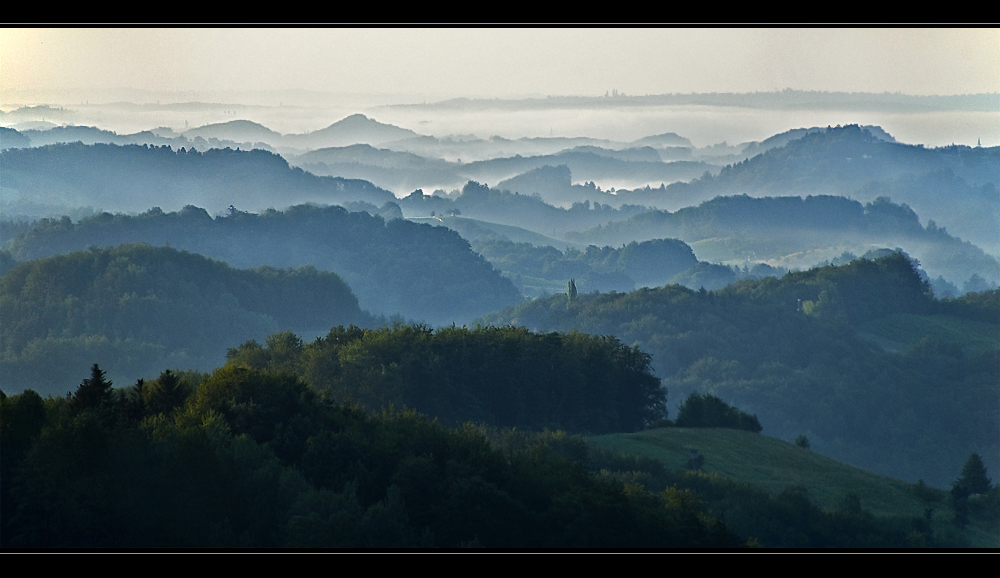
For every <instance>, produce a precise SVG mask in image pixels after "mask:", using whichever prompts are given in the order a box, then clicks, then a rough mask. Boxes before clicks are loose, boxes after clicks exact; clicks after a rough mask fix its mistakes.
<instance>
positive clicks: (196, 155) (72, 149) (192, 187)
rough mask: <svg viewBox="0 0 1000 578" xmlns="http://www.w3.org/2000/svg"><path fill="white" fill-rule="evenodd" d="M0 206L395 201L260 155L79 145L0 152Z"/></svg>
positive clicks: (130, 208) (371, 188)
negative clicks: (0, 175) (0, 181)
mask: <svg viewBox="0 0 1000 578" xmlns="http://www.w3.org/2000/svg"><path fill="white" fill-rule="evenodd" d="M0 164H2V165H3V175H4V177H3V178H4V183H3V187H4V192H3V198H2V200H3V202H4V204H9V208H8V209H7V211H9V212H10V213H11V214H17V213H18V211H19V207H21V206H22V205H23V206H24V209H26V210H30V209H31V208H32V207H33V206H36V205H44V206H55V207H68V208H75V207H84V206H90V207H94V208H96V209H103V210H106V211H120V212H140V211H145V210H146V209H149V207H151V206H153V205H156V206H159V207H162V208H164V209H167V210H178V209H180V208H181V207H183V206H185V205H188V204H194V205H198V206H201V207H205V208H207V209H208V210H209V211H211V212H213V213H219V212H221V211H224V210H225V209H226V208H227V207H229V206H230V205H235V206H236V207H238V208H240V209H244V210H263V209H266V208H269V207H271V208H278V209H282V208H285V207H288V206H291V205H296V204H299V203H305V202H317V203H330V204H334V203H341V202H347V201H366V202H369V203H373V204H375V205H377V206H382V205H383V204H385V203H386V202H389V201H392V200H394V199H395V197H394V196H393V194H392V193H390V192H389V191H386V190H383V189H380V188H378V187H376V186H375V185H373V184H371V183H369V182H367V181H359V180H349V179H342V178H335V177H317V176H315V175H313V174H311V173H307V172H305V171H303V170H302V169H298V168H291V167H289V165H288V163H287V162H286V161H285V159H283V158H281V157H280V156H278V155H276V154H274V153H270V152H267V151H263V150H251V151H241V150H232V149H229V148H226V149H209V150H207V151H205V152H198V151H196V150H194V149H191V150H185V149H184V148H183V147H182V148H180V149H179V150H174V149H172V148H170V147H168V146H159V147H158V146H155V145H154V146H148V145H126V146H118V145H110V144H94V145H84V144H82V143H73V144H59V145H49V146H44V147H38V148H28V149H10V150H5V151H3V152H2V153H0Z"/></svg>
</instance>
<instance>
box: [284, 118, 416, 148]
mask: <svg viewBox="0 0 1000 578" xmlns="http://www.w3.org/2000/svg"><path fill="white" fill-rule="evenodd" d="M418 136H420V135H418V134H417V133H415V132H413V131H412V130H410V129H406V128H400V127H398V126H394V125H391V124H385V123H381V122H378V121H377V120H375V119H371V118H368V117H367V116H365V115H363V114H352V115H350V116H348V117H345V118H343V119H341V120H338V121H337V122H335V123H333V124H331V125H330V126H328V127H326V128H323V129H319V130H315V131H312V132H309V133H305V134H289V135H285V140H284V143H285V144H286V145H287V146H292V147H296V148H303V149H319V148H325V147H343V146H348V145H353V144H369V145H373V146H378V145H381V144H385V143H387V142H392V141H397V140H403V139H408V138H415V137H418Z"/></svg>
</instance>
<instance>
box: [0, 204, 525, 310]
mask: <svg viewBox="0 0 1000 578" xmlns="http://www.w3.org/2000/svg"><path fill="white" fill-rule="evenodd" d="M135 242H144V243H149V244H152V245H163V244H168V245H170V246H171V247H175V248H178V249H185V250H188V251H191V252H194V253H199V254H202V255H206V256H208V257H211V258H213V259H220V260H223V261H225V262H227V263H229V264H230V265H232V266H234V267H259V266H261V265H269V266H272V267H300V266H302V265H313V266H315V267H316V268H318V269H321V270H325V271H333V272H336V273H337V274H338V275H341V276H342V277H343V278H344V280H346V281H347V283H348V284H349V285H350V286H351V288H352V289H353V290H354V293H355V295H357V297H358V301H359V302H360V304H361V307H362V308H364V309H366V310H369V311H371V312H373V313H375V314H377V315H386V316H389V315H396V314H401V315H403V316H405V317H407V318H412V319H418V320H422V321H426V322H429V323H435V324H449V323H453V322H456V323H463V322H466V321H468V320H471V319H473V318H474V317H476V316H479V315H483V314H485V313H487V312H489V311H495V310H498V309H501V308H503V307H506V306H509V305H513V304H515V303H518V302H520V300H521V297H520V294H519V293H518V291H517V289H515V288H514V286H513V285H511V283H510V281H508V280H506V279H504V278H502V277H501V276H500V274H499V273H498V272H497V271H495V270H494V269H493V267H492V266H490V264H489V263H487V262H486V261H485V260H484V259H483V258H482V257H480V256H479V255H477V254H475V253H473V252H472V250H471V249H470V248H469V243H468V242H467V241H465V240H463V239H462V238H461V237H460V236H459V235H458V234H457V233H455V232H454V231H450V230H448V229H445V228H443V227H431V226H429V225H419V224H416V223H411V222H408V221H404V220H401V219H393V220H390V221H385V220H383V219H382V218H381V217H376V216H372V215H369V214H368V213H363V212H359V213H349V212H348V211H347V210H346V209H343V208H341V207H326V208H319V207H313V206H305V205H303V206H298V207H292V208H289V209H288V210H286V211H274V210H271V211H266V212H264V213H263V214H260V215H256V214H251V213H243V212H239V211H233V212H232V213H231V214H230V215H229V216H227V217H216V218H214V219H213V218H212V217H210V216H209V215H208V213H207V212H206V211H205V210H204V209H199V208H197V207H193V206H189V207H185V208H184V209H183V210H181V211H179V212H176V213H164V212H163V211H160V210H159V209H153V210H150V211H148V212H146V213H143V214H141V215H138V216H127V215H111V214H107V213H104V214H101V215H97V216H95V217H91V218H88V219H83V220H81V221H80V222H78V223H73V222H72V221H70V219H69V218H63V219H62V220H58V221H56V220H43V221H41V222H40V223H39V224H38V225H37V226H36V227H34V228H33V229H32V230H30V231H28V232H27V233H25V234H23V235H21V236H19V237H17V238H16V239H13V240H12V241H11V243H10V249H11V252H12V253H13V255H14V257H15V258H16V259H18V260H20V261H26V260H30V259H38V258H42V257H48V256H52V255H58V254H60V253H66V252H70V251H76V250H81V249H85V248H87V247H89V246H91V245H96V246H98V247H106V246H112V245H119V244H122V243H135Z"/></svg>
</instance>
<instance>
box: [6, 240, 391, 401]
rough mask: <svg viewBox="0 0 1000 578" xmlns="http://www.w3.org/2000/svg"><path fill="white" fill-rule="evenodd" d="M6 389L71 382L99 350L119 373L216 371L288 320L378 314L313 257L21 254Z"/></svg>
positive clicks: (10, 288)
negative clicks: (275, 262)
mask: <svg viewBox="0 0 1000 578" xmlns="http://www.w3.org/2000/svg"><path fill="white" fill-rule="evenodd" d="M0 319H3V325H2V327H0V382H2V383H3V384H4V385H3V389H4V390H5V391H6V393H13V392H18V391H21V390H23V389H25V388H31V389H35V390H36V391H40V392H42V393H43V394H45V393H55V394H62V393H65V391H66V390H65V389H64V388H65V387H66V384H67V383H72V382H73V381H74V380H76V379H77V375H78V374H79V373H80V371H81V370H83V369H85V368H87V367H89V366H90V365H91V364H93V363H94V362H95V361H98V360H99V361H100V362H101V364H102V365H103V366H104V367H106V368H108V370H109V371H111V372H112V375H114V376H115V377H116V378H118V377H126V378H127V379H129V380H130V381H132V380H134V379H135V378H136V377H137V376H149V375H157V374H159V373H160V372H161V371H163V369H165V368H177V367H180V368H182V369H201V370H207V369H211V368H212V367H215V366H217V365H218V364H219V363H221V361H222V360H223V359H224V356H225V353H226V349H227V348H228V347H232V346H234V345H236V344H237V343H240V342H242V341H245V340H247V339H261V340H262V339H264V338H265V337H266V336H268V335H270V334H272V333H275V332H276V331H280V330H282V329H294V330H297V331H303V332H305V331H314V332H317V331H318V332H322V331H326V330H328V329H329V328H330V327H333V326H335V325H341V324H345V323H357V324H361V325H374V324H375V322H376V320H375V319H374V318H372V316H371V315H369V314H367V313H365V312H363V311H362V310H361V309H360V307H358V300H357V299H356V298H355V296H354V295H353V294H352V293H351V290H350V288H349V287H348V286H347V285H346V284H345V283H344V282H343V281H342V280H341V279H340V278H339V277H338V276H337V275H334V274H333V273H326V272H322V271H318V270H316V269H315V268H314V267H302V268H299V269H294V270H292V269H284V270H279V269H275V268H272V267H262V268H260V269H256V270H237V269H232V268H230V267H229V266H227V265H226V264H225V263H220V262H218V261H212V260H211V259H207V258H205V257H202V256H200V255H193V254H191V253H187V252H182V251H178V250H176V249H170V248H166V247H151V246H149V245H143V244H137V245H125V246H121V247H116V248H111V249H92V250H89V251H82V252H76V253H71V254H68V255H60V256H56V257H49V258H47V259H41V260H37V261H32V262H30V263H24V264H21V265H19V266H17V267H15V268H13V269H12V270H10V271H8V272H7V273H6V274H4V275H3V276H2V277H0Z"/></svg>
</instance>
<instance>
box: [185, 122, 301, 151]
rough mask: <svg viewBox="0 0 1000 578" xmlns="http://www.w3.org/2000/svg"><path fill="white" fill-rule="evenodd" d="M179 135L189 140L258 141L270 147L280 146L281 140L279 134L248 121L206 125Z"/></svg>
mask: <svg viewBox="0 0 1000 578" xmlns="http://www.w3.org/2000/svg"><path fill="white" fill-rule="evenodd" d="M181 134H183V135H184V136H186V137H188V138H191V139H193V138H196V137H202V138H204V139H209V138H216V139H219V140H231V141H235V142H257V141H260V142H266V143H268V144H271V145H272V146H274V145H275V144H280V142H281V138H282V136H281V134H280V133H277V132H275V131H273V130H271V129H269V128H267V127H266V126H264V125H262V124H259V123H256V122H253V121H250V120H231V121H229V122H220V123H213V124H206V125H204V126H200V127H197V128H192V129H189V130H186V131H184V132H183V133H181Z"/></svg>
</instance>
